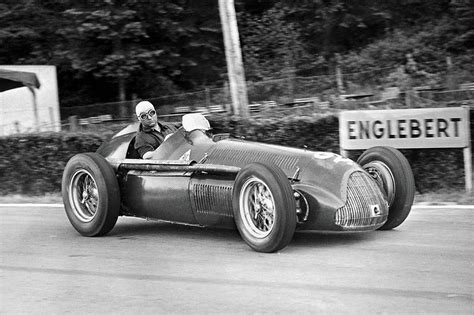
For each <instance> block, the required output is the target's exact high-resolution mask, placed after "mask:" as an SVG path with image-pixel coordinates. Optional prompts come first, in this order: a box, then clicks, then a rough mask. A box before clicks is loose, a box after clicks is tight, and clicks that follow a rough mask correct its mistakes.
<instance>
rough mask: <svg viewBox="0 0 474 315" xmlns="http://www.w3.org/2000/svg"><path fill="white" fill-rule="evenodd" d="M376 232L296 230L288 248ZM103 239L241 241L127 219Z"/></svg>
mask: <svg viewBox="0 0 474 315" xmlns="http://www.w3.org/2000/svg"><path fill="white" fill-rule="evenodd" d="M377 233H379V232H354V233H348V232H345V233H324V232H308V231H304V232H302V231H296V233H295V236H294V238H293V240H292V242H291V246H292V247H307V248H321V247H327V246H334V247H337V246H347V245H349V244H353V243H358V242H364V241H368V240H373V239H374V238H377ZM107 237H116V238H119V239H140V238H142V239H143V238H147V239H150V238H151V239H153V238H155V237H156V238H161V237H166V238H177V239H179V238H184V239H189V238H192V239H200V240H202V241H206V240H213V241H214V242H216V241H223V242H226V243H228V242H234V241H235V242H241V241H242V239H241V238H240V236H239V233H238V231H237V230H226V229H217V228H208V227H207V228H203V227H199V226H191V225H181V224H173V223H168V222H162V221H146V220H144V219H127V221H126V222H120V221H119V222H117V225H116V226H115V228H114V229H113V230H112V231H111V232H110V233H109V234H108V236H107Z"/></svg>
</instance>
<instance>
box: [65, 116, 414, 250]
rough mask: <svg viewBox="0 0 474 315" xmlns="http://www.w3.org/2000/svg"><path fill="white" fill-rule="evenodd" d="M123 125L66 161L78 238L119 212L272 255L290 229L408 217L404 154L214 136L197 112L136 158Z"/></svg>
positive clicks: (103, 227)
mask: <svg viewBox="0 0 474 315" xmlns="http://www.w3.org/2000/svg"><path fill="white" fill-rule="evenodd" d="M138 128H139V125H138V123H137V124H131V125H129V126H128V127H126V128H125V129H123V130H122V131H120V132H119V133H117V134H116V135H115V136H114V137H113V138H112V139H111V140H110V141H107V142H105V143H103V144H102V145H101V146H100V147H99V149H98V150H97V151H96V152H94V153H81V154H77V155H75V156H73V157H72V158H71V159H70V160H69V161H68V163H67V165H66V167H65V170H64V173H63V178H62V197H63V202H64V206H65V210H66V214H67V217H68V218H69V221H70V222H71V224H72V225H73V227H74V228H75V229H76V230H77V231H78V232H79V233H80V234H82V235H84V236H101V235H105V234H107V233H108V232H110V231H111V230H112V228H113V227H114V226H115V224H116V222H117V218H118V217H119V216H134V217H141V218H148V219H157V220H164V221H170V222H175V223H183V224H191V225H198V226H203V227H222V228H237V229H238V231H239V233H240V235H241V237H242V239H243V240H244V241H245V242H246V243H247V244H248V245H249V246H250V247H251V248H252V249H254V250H255V251H258V252H276V251H279V250H281V249H283V248H284V247H285V246H287V245H288V244H289V243H290V241H291V240H292V238H293V236H294V233H295V231H296V230H314V231H341V232H342V231H370V230H377V229H380V230H389V229H393V228H396V227H397V226H399V225H400V224H401V223H402V222H403V221H404V220H405V219H406V218H407V216H408V214H409V212H410V209H411V207H412V204H413V199H414V195H415V182H414V177H413V173H412V170H411V167H410V165H409V163H408V161H407V159H406V158H405V157H404V156H403V155H402V154H401V153H400V152H399V151H398V150H396V149H394V148H391V147H380V146H379V147H373V148H371V149H368V150H366V151H365V152H364V153H363V154H362V155H361V156H360V157H359V158H358V160H357V162H355V161H352V160H350V159H348V158H345V157H342V156H340V155H338V154H335V153H331V152H318V151H310V150H306V149H298V148H291V147H285V146H279V145H272V144H265V143H258V142H251V141H245V140H242V139H234V138H231V137H229V136H228V135H222V134H217V135H212V134H211V133H210V126H209V122H208V121H207V119H206V118H205V117H204V116H202V115H201V114H187V115H184V116H183V119H182V127H180V128H179V129H178V131H177V132H175V133H174V134H173V135H171V136H170V137H168V138H167V139H165V141H164V142H163V143H162V144H161V145H160V146H159V147H158V149H156V150H155V151H154V152H153V157H152V159H148V160H143V159H139V158H138V155H137V152H136V151H135V149H134V141H135V135H136V132H137V130H138Z"/></svg>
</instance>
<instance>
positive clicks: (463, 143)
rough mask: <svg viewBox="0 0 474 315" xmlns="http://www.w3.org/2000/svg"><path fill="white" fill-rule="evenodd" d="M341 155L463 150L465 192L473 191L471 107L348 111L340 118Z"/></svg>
mask: <svg viewBox="0 0 474 315" xmlns="http://www.w3.org/2000/svg"><path fill="white" fill-rule="evenodd" d="M339 140H340V146H341V154H342V155H347V154H346V153H347V152H346V151H347V150H361V149H368V148H370V147H373V146H378V145H383V146H392V147H395V148H399V149H418V148H420V149H424V148H463V149H464V169H465V175H466V189H467V190H469V191H470V190H471V189H472V176H471V173H472V153H471V148H470V131H469V108H467V107H451V108H417V109H393V110H365V111H346V112H342V113H341V114H340V116H339Z"/></svg>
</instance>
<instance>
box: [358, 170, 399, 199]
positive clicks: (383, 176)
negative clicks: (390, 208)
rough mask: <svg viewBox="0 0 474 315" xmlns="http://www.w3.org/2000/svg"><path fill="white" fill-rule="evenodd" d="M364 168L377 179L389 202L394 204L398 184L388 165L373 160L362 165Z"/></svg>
mask: <svg viewBox="0 0 474 315" xmlns="http://www.w3.org/2000/svg"><path fill="white" fill-rule="evenodd" d="M362 168H363V169H364V170H366V171H367V173H369V175H370V176H372V178H373V179H375V181H376V182H377V184H378V185H379V187H380V188H381V189H382V192H384V193H385V196H386V197H387V202H388V204H389V205H392V204H393V201H394V200H395V194H396V185H395V178H394V176H393V173H392V171H391V170H390V168H389V167H388V165H387V164H385V163H384V162H382V161H372V162H370V163H367V164H365V165H364V166H362Z"/></svg>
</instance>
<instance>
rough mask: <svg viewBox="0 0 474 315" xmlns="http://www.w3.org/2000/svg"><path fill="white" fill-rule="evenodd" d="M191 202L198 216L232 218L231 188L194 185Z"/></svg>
mask: <svg viewBox="0 0 474 315" xmlns="http://www.w3.org/2000/svg"><path fill="white" fill-rule="evenodd" d="M191 198H192V202H193V203H194V206H195V209H196V211H197V212H198V213H200V214H213V215H222V216H226V217H233V212H232V187H230V186H219V185H209V184H194V185H193V187H192V195H191Z"/></svg>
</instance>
